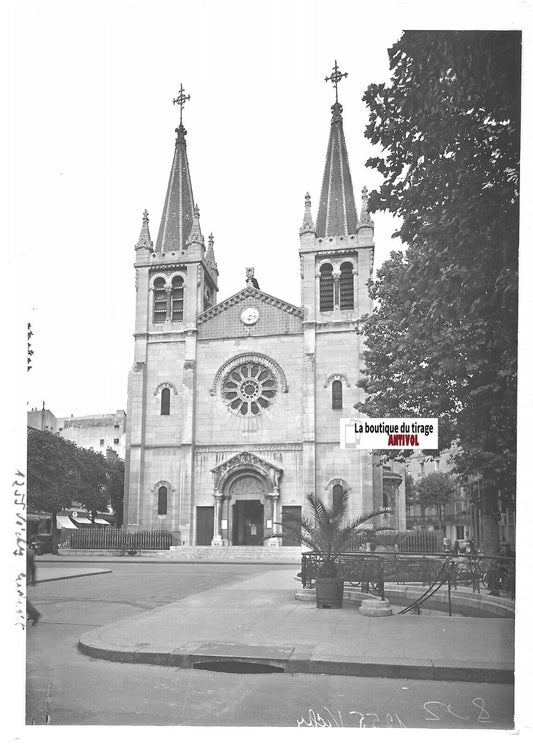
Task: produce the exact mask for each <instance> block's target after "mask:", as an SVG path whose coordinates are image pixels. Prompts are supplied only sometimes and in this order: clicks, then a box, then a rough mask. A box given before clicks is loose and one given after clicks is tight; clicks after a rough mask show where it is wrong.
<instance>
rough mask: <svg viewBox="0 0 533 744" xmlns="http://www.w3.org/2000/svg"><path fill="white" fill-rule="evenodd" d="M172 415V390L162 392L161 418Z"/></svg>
mask: <svg viewBox="0 0 533 744" xmlns="http://www.w3.org/2000/svg"><path fill="white" fill-rule="evenodd" d="M169 415H170V389H169V388H163V390H161V416H169Z"/></svg>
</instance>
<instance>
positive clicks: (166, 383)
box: [154, 382, 178, 396]
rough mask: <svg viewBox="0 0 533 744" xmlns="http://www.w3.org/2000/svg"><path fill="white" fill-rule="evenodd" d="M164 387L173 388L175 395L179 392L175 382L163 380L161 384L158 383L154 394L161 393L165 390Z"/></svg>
mask: <svg viewBox="0 0 533 744" xmlns="http://www.w3.org/2000/svg"><path fill="white" fill-rule="evenodd" d="M163 388H169V389H170V390H172V392H173V393H174V395H177V394H178V389H177V387H176V386H175V385H174V383H173V382H161V383H160V384H159V385H158V386H157V387H156V389H155V390H154V395H155V396H157V395H159V394H160V393H161V390H163Z"/></svg>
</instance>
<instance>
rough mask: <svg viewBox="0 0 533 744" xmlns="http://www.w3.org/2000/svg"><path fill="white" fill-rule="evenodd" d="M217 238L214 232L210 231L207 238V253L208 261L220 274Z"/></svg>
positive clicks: (206, 259)
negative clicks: (216, 249) (217, 260)
mask: <svg viewBox="0 0 533 744" xmlns="http://www.w3.org/2000/svg"><path fill="white" fill-rule="evenodd" d="M214 246H215V238H214V236H213V233H210V235H209V237H208V238H207V253H206V254H205V261H206V263H207V264H208V265H209V266H211V267H212V268H213V269H214V270H215V271H216V273H217V274H218V267H217V262H216V260H215V247H214Z"/></svg>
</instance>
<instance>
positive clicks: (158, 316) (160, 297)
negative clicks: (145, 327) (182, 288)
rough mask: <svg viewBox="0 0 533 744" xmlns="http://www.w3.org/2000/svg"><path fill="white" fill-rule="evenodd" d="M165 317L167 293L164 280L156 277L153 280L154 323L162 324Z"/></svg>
mask: <svg viewBox="0 0 533 744" xmlns="http://www.w3.org/2000/svg"><path fill="white" fill-rule="evenodd" d="M166 317H167V293H166V292H165V280H164V279H163V277H162V276H158V277H157V279H155V280H154V323H164V322H165V320H166Z"/></svg>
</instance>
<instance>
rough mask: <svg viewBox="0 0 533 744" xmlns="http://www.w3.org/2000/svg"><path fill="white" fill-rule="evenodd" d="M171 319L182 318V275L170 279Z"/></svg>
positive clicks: (179, 319) (178, 319)
mask: <svg viewBox="0 0 533 744" xmlns="http://www.w3.org/2000/svg"><path fill="white" fill-rule="evenodd" d="M170 302H171V307H172V320H174V321H181V320H183V277H182V276H175V277H174V278H173V279H172V294H171V299H170Z"/></svg>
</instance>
